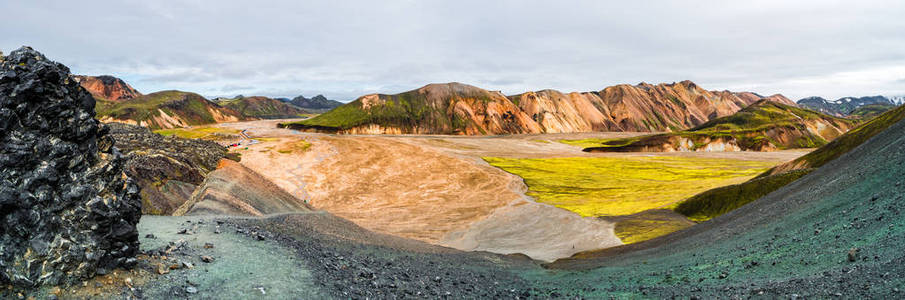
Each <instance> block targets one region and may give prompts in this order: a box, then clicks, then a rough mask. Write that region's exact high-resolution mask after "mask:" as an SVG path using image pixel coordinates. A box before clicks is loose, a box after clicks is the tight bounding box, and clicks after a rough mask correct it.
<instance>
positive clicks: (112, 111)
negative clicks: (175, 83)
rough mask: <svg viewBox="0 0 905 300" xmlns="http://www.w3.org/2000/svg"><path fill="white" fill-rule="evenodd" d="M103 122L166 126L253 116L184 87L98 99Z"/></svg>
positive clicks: (151, 127) (184, 125) (190, 124)
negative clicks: (188, 90) (112, 98)
mask: <svg viewBox="0 0 905 300" xmlns="http://www.w3.org/2000/svg"><path fill="white" fill-rule="evenodd" d="M97 118H98V119H99V120H100V121H101V122H105V123H109V122H119V123H126V124H133V125H139V126H144V127H148V128H150V129H164V128H176V127H186V126H192V125H202V124H211V123H220V122H234V121H242V120H249V119H254V118H250V117H246V116H244V115H242V114H241V113H239V112H237V111H235V110H233V109H231V108H228V107H223V106H221V105H219V104H217V103H214V102H211V101H209V100H207V99H205V98H204V97H202V96H201V95H198V94H195V93H190V92H182V91H162V92H156V93H152V94H148V95H143V96H140V97H137V98H133V99H129V100H124V101H119V102H114V101H104V100H98V101H97Z"/></svg>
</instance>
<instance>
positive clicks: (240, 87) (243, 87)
mask: <svg viewBox="0 0 905 300" xmlns="http://www.w3.org/2000/svg"><path fill="white" fill-rule="evenodd" d="M254 88H255V87H254V86H250V85H233V84H227V85H224V86H223V87H221V88H220V91H221V92H224V93H229V92H235V91H248V90H254Z"/></svg>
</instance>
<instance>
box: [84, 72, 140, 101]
mask: <svg viewBox="0 0 905 300" xmlns="http://www.w3.org/2000/svg"><path fill="white" fill-rule="evenodd" d="M72 78H74V79H75V81H76V82H78V83H79V85H81V86H82V87H83V88H85V89H86V90H88V92H89V93H91V96H94V98H97V99H102V100H108V101H121V100H127V99H132V98H136V97H140V96H141V93H139V92H138V91H137V90H135V89H134V88H132V86H131V85H129V84H128V83H126V82H125V81H123V80H122V79H119V78H116V77H113V76H110V75H101V76H86V75H73V76H72Z"/></svg>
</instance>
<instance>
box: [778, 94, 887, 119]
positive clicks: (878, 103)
mask: <svg viewBox="0 0 905 300" xmlns="http://www.w3.org/2000/svg"><path fill="white" fill-rule="evenodd" d="M900 102H901V101H898V102H897V101H896V100H893V99H890V98H887V97H886V96H880V95H877V96H864V97H842V98H839V99H835V100H829V99H825V98H823V97H818V96H811V97H806V98H802V99H799V100H798V101H797V102H796V103H798V105H801V106H805V107H808V108H810V109H812V110H816V111H819V112H822V113H826V114H831V115H835V116H838V117H848V116H860V115H865V114H854V112H855V111H856V110H857V109H858V108H860V107H863V106H867V105H874V108H875V110H882V111H885V110H889V109H891V108H894V107H896V106H897V105H899V104H901V103H900ZM883 108H885V110H883ZM882 111H880V112H882ZM869 115H870V116H873V115H875V114H869Z"/></svg>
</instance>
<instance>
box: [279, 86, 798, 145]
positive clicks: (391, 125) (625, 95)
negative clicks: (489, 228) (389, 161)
mask: <svg viewBox="0 0 905 300" xmlns="http://www.w3.org/2000/svg"><path fill="white" fill-rule="evenodd" d="M760 100H767V101H774V102H779V103H785V104H789V105H792V106H794V105H795V104H794V103H792V102H791V101H790V100H788V99H787V98H785V97H783V96H782V95H773V96H770V97H762V96H759V95H757V94H754V93H733V92H729V91H721V92H713V91H707V90H705V89H702V88H700V87H699V86H697V85H696V84H694V83H693V82H690V81H682V82H679V83H672V84H658V85H651V84H647V83H641V84H638V85H625V84H623V85H617V86H612V87H608V88H606V89H604V90H602V91H599V92H584V93H561V92H558V91H555V90H543V91H537V92H527V93H523V94H519V95H515V96H508V97H507V96H504V95H503V94H501V93H500V92H492V91H487V90H483V89H480V88H477V87H474V86H470V85H466V84H461V83H448V84H430V85H427V86H425V87H422V88H420V89H417V90H414V91H409V92H405V93H401V94H396V95H383V94H373V95H367V96H363V97H361V98H359V99H357V100H355V101H353V102H351V103H349V104H346V105H343V106H340V107H337V108H336V109H334V110H332V111H329V112H327V113H324V114H322V115H320V116H318V117H315V118H312V119H310V120H304V121H299V122H294V123H287V124H284V125H283V126H285V127H289V128H293V129H298V130H308V131H326V132H335V133H417V134H466V135H483V134H518V133H559V132H591V131H641V132H650V131H679V130H684V129H687V128H691V127H695V126H698V125H701V124H703V123H705V122H707V121H708V120H711V119H714V118H718V117H723V116H728V115H731V114H733V113H735V112H737V111H739V110H741V109H742V108H744V107H746V106H748V105H750V104H752V103H755V102H757V101H760Z"/></svg>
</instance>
